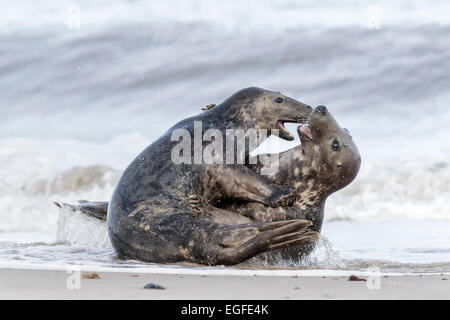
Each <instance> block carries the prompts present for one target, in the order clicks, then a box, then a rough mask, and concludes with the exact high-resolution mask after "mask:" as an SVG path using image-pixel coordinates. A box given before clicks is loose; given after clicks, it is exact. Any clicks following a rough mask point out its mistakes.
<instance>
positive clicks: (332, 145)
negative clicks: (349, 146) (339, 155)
mask: <svg viewBox="0 0 450 320" xmlns="http://www.w3.org/2000/svg"><path fill="white" fill-rule="evenodd" d="M331 148H332V149H333V151H338V150H339V141H337V140H334V141H333V143H332V144H331Z"/></svg>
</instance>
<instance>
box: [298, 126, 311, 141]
mask: <svg viewBox="0 0 450 320" xmlns="http://www.w3.org/2000/svg"><path fill="white" fill-rule="evenodd" d="M297 131H298V133H299V135H300V136H301V137H303V138H305V139H306V140H309V141H313V140H314V137H313V135H312V132H311V128H310V127H309V125H308V124H301V125H299V126H298V130H297Z"/></svg>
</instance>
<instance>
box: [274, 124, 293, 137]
mask: <svg viewBox="0 0 450 320" xmlns="http://www.w3.org/2000/svg"><path fill="white" fill-rule="evenodd" d="M286 122H290V121H283V120H278V122H277V128H278V129H279V130H280V135H279V136H280V138H283V139H286V140H294V139H295V137H294V135H293V134H292V133H291V132H289V130H288V129H286V127H285V126H284V124H285V123H286Z"/></svg>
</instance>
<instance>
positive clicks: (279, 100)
mask: <svg viewBox="0 0 450 320" xmlns="http://www.w3.org/2000/svg"><path fill="white" fill-rule="evenodd" d="M275 102H276V103H282V102H283V98H281V97H278V98H276V99H275Z"/></svg>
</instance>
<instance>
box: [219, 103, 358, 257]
mask: <svg viewBox="0 0 450 320" xmlns="http://www.w3.org/2000/svg"><path fill="white" fill-rule="evenodd" d="M297 132H298V134H299V137H300V140H301V145H299V146H297V147H294V148H292V149H290V150H288V151H285V152H283V153H280V154H279V170H278V171H276V172H274V173H273V174H272V175H269V176H268V178H269V179H270V180H271V181H273V182H275V183H276V184H278V185H289V186H293V187H294V188H295V193H296V199H295V201H294V203H293V205H292V206H289V207H283V206H279V207H268V206H265V205H263V204H260V203H255V202H253V203H249V202H247V203H244V202H241V201H233V202H225V203H222V204H220V206H221V208H223V209H226V210H228V211H233V212H237V213H239V214H241V215H243V216H246V217H249V218H250V219H251V220H252V221H260V222H272V221H283V220H292V219H307V220H309V221H311V222H312V223H313V227H312V229H313V230H314V231H316V232H320V230H321V227H322V222H323V217H324V208H325V202H326V200H327V198H328V197H329V196H330V195H331V194H333V193H334V192H336V191H338V190H340V189H342V188H344V187H345V186H347V185H349V184H350V183H351V182H352V181H353V180H354V179H355V178H356V176H357V174H358V172H359V169H360V166H361V156H360V154H359V151H358V148H357V146H356V144H355V142H354V141H353V139H352V136H351V135H350V133H349V131H348V130H347V129H345V128H341V127H340V126H339V124H338V123H337V121H336V120H335V119H334V117H333V116H332V115H331V113H330V112H329V111H328V109H327V108H326V107H324V106H319V107H317V108H316V109H315V110H314V112H313V113H312V115H311V117H310V119H309V122H308V124H303V125H300V126H299V127H298V129H297ZM265 159H266V160H268V159H270V158H269V157H264V156H263V157H260V160H259V161H260V162H259V163H258V164H257V165H253V167H252V169H253V170H254V171H255V172H259V171H260V170H261V168H262V167H263V164H264V161H265ZM264 165H268V164H264ZM312 248H313V246H312V245H311V244H308V245H307V246H304V247H303V248H302V247H297V248H295V250H292V249H289V250H284V251H285V252H289V255H288V256H289V257H290V258H298V254H299V253H301V254H307V253H309V252H310V251H311V249H312Z"/></svg>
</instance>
